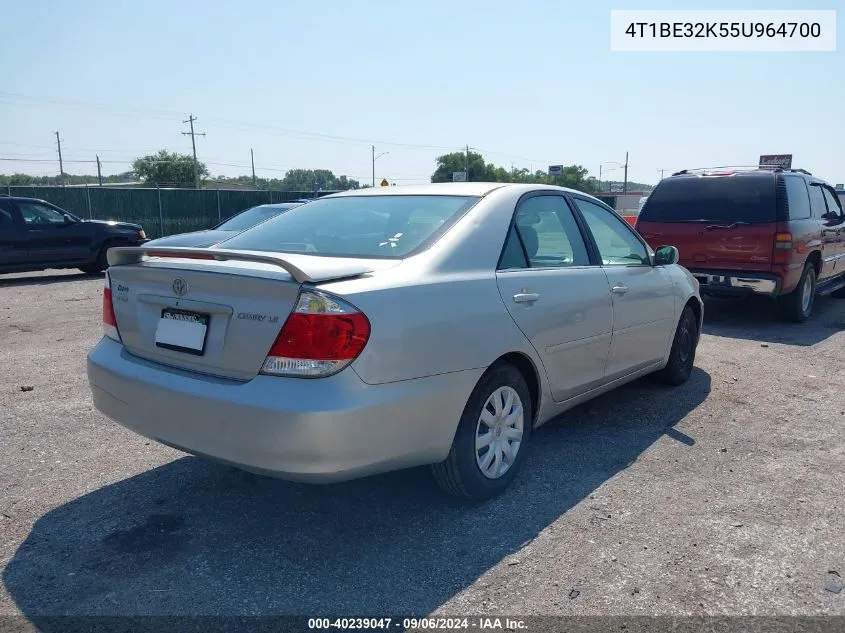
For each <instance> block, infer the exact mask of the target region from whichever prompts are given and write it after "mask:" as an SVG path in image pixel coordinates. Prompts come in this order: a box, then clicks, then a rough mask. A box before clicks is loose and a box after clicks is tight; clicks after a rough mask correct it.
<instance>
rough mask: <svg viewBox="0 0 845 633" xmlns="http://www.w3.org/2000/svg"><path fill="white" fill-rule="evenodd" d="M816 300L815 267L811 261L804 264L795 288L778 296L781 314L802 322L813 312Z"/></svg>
mask: <svg viewBox="0 0 845 633" xmlns="http://www.w3.org/2000/svg"><path fill="white" fill-rule="evenodd" d="M815 301H816V269H815V267H813V265H812V264H811V263H809V262H808V263H806V264H804V272H802V273H801V279H800V280H798V285H797V286H796V287H795V290H793V291H792V292H790V293H789V294H787V295H783V296H782V297H778V308H779V309H780V314H781V316H782V317H783V318H784V319H786V320H787V321H792V322H794V323H803V322H804V321H806V320H807V319H808V318H809V317H810V314H811V313H812V312H813V305H814V304H815Z"/></svg>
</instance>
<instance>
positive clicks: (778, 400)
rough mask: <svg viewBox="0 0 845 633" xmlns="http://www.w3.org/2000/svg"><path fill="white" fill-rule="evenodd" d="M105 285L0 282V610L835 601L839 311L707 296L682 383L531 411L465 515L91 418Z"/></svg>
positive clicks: (548, 609) (400, 492)
mask: <svg viewBox="0 0 845 633" xmlns="http://www.w3.org/2000/svg"><path fill="white" fill-rule="evenodd" d="M101 287H102V280H101V279H96V278H95V279H92V278H91V277H85V276H81V275H76V274H72V273H44V274H33V275H6V276H3V277H2V278H1V279H0V438H2V441H1V442H0V513H2V514H0V573H1V574H2V586H0V614H7V615H8V614H21V613H22V614H25V615H27V616H30V617H33V616H38V615H49V614H59V615H60V614H94V615H97V614H119V615H129V614H209V615H213V614H244V615H250V614H300V615H317V614H331V615H354V614H359V615H386V614H400V613H401V614H417V615H423V614H429V613H440V614H461V613H476V614H491V615H496V614H499V615H515V614H519V615H532V614H534V615H536V614H604V615H617V614H618V615H637V614H641V615H702V614H721V615H739V614H744V615H822V614H828V615H834V614H835V615H845V529H843V526H842V524H843V517H844V516H845V503H843V490H845V488H844V487H843V484H845V471H843V458H845V396H843V391H845V359H843V354H842V348H843V345H844V344H845V332H843V330H845V301H837V300H836V299H820V300H819V302H818V304H817V312H816V314H815V315H814V316H813V318H812V319H811V320H810V321H809V322H808V323H806V324H803V325H787V324H782V323H779V322H777V321H775V320H774V319H773V318H772V316H771V315H770V310H769V305H768V304H767V303H765V302H741V303H733V302H728V303H715V302H712V301H710V302H708V304H707V316H706V321H707V324H706V326H705V334H704V336H703V337H702V341H701V346H700V347H699V352H698V359H697V363H696V364H697V368H696V370H695V372H694V374H693V376H692V378H691V380H690V381H689V383H688V384H686V385H684V386H683V387H680V388H676V389H671V388H665V387H661V386H658V385H655V384H654V383H652V382H650V381H648V380H643V381H639V382H637V383H634V384H632V385H630V386H627V387H624V388H622V389H620V390H618V391H617V392H615V393H612V394H608V395H606V396H603V397H600V398H598V399H597V400H595V401H593V402H592V403H589V404H587V405H584V406H581V407H579V408H578V409H576V410H574V411H571V412H570V413H568V414H566V415H565V416H563V417H562V418H560V419H559V420H556V421H554V422H552V423H550V424H548V425H547V426H545V427H544V428H543V429H542V430H541V431H540V432H539V433H538V434H537V436H535V440H536V441H535V442H534V445H533V447H532V449H531V450H532V455H531V457H530V459H529V460H528V461H527V462H526V468H525V469H524V470H523V471H522V473H521V475H520V477H519V478H518V479H517V481H516V483H515V485H514V486H513V488H512V489H511V490H509V492H508V493H507V494H505V495H504V496H503V497H501V498H499V499H496V500H494V501H491V502H488V503H486V504H484V505H480V506H475V507H471V506H465V505H462V504H461V503H459V502H457V501H453V500H451V499H449V498H446V497H444V496H441V494H440V493H439V492H438V490H437V488H436V487H435V486H434V484H433V483H432V481H431V480H430V479H429V477H428V473H427V471H426V470H425V469H415V470H410V471H406V472H401V473H395V474H389V475H384V476H378V477H373V478H369V479H366V480H362V481H357V482H351V483H346V484H341V485H335V486H331V487H317V486H307V485H298V484H290V483H286V482H281V481H275V480H267V479H262V478H257V477H254V476H252V475H247V474H244V473H241V472H239V471H235V470H232V469H229V468H226V467H223V466H219V465H216V464H212V463H207V462H205V461H202V460H200V459H197V458H194V457H189V456H185V455H184V454H182V453H180V452H177V451H175V450H171V449H169V448H166V447H163V446H158V445H155V444H151V443H149V442H148V441H147V440H145V439H143V438H141V437H138V436H136V435H134V434H133V433H131V432H129V431H126V430H124V429H122V428H121V427H119V426H118V425H116V424H114V423H112V422H110V421H109V420H107V419H105V418H104V417H103V416H101V415H100V414H99V413H97V412H96V411H95V410H94V408H93V406H92V404H91V398H90V394H89V391H88V385H87V381H86V377H85V354H86V352H87V351H88V350H89V349H90V348H91V346H93V345H94V344H95V343H96V341H97V340H98V339H99V337H100V296H101ZM22 387H24V388H27V389H30V388H31V390H27V391H22V389H21V388H22Z"/></svg>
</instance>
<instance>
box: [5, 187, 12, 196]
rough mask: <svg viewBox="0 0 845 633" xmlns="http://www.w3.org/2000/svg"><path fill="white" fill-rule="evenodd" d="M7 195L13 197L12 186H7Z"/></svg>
mask: <svg viewBox="0 0 845 633" xmlns="http://www.w3.org/2000/svg"><path fill="white" fill-rule="evenodd" d="M6 193H8V194H9V196H10V197H11V195H12V185H6Z"/></svg>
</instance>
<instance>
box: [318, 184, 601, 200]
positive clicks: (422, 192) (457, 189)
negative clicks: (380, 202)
mask: <svg viewBox="0 0 845 633" xmlns="http://www.w3.org/2000/svg"><path fill="white" fill-rule="evenodd" d="M500 189H512V190H518V191H525V192H528V191H537V190H540V189H545V190H549V191H563V192H566V193H571V194H578V195H582V196H587V197H590V198H594V197H595V196H593V195H592V194H589V193H584V192H583V191H578V190H577V189H570V188H568V187H558V186H557V185H543V184H537V183H527V184H525V183H512V182H433V183H428V184H423V185H397V186H395V187H393V186H390V187H366V188H364V189H349V190H348V191H340V192H338V193H333V194H330V195H328V196H323V198H320V199H321V200H322V199H326V198H343V197H351V196H486V195H487V194H489V193H491V192H493V191H496V190H500Z"/></svg>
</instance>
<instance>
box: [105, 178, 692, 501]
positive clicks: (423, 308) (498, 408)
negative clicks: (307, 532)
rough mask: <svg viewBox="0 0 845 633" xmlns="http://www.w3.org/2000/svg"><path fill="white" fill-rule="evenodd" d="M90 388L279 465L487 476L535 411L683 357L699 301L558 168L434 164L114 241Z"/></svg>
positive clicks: (493, 483)
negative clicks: (270, 214) (429, 179)
mask: <svg viewBox="0 0 845 633" xmlns="http://www.w3.org/2000/svg"><path fill="white" fill-rule="evenodd" d="M108 260H109V264H110V267H109V268H108V270H107V273H106V276H105V288H104V291H103V329H104V336H103V338H102V339H101V341H100V342H99V343H98V344H97V345H96V347H95V348H94V349H93V350H92V351H91V352H90V353H89V355H88V377H89V381H90V385H91V389H92V392H93V398H94V403H95V405H96V407H97V408H98V409H99V410H100V411H102V412H103V413H104V414H105V415H107V416H108V417H110V418H112V419H114V420H116V421H117V422H119V423H120V424H122V425H124V426H126V427H128V428H130V429H132V430H134V431H136V432H137V433H139V434H141V435H143V436H146V437H148V438H152V439H153V440H156V441H158V442H161V443H162V444H166V445H168V446H171V447H174V448H177V449H180V450H182V451H185V452H188V453H192V454H195V455H199V456H203V457H207V458H211V459H214V460H217V461H219V462H223V463H227V464H230V465H234V466H237V467H239V468H242V469H245V470H249V471H253V472H257V473H263V474H268V475H272V476H275V477H280V478H283V479H290V480H298V481H309V482H333V481H341V480H346V479H352V478H356V477H362V476H366V475H370V474H373V473H379V472H385V471H390V470H396V469H400V468H406V467H412V466H419V465H425V464H429V465H431V467H432V470H433V472H434V475H435V478H436V479H437V481H438V482H439V484H440V485H441V486H442V487H443V488H444V489H445V490H446V491H448V492H450V493H453V494H456V495H459V496H462V497H466V498H470V499H485V498H489V497H492V496H494V495H496V494H498V493H500V492H502V491H503V490H504V489H505V488H506V487H507V486H508V485H509V484H510V482H511V481H512V480H513V478H514V477H515V476H516V474H517V472H518V469H519V467H520V464H521V463H522V462H523V460H524V459H525V457H526V453H527V451H526V448H527V447H528V445H529V444H530V442H531V439H532V435H533V433H534V430H535V429H536V428H537V427H538V426H540V425H541V424H543V423H545V422H547V421H548V420H550V419H551V418H553V417H554V416H557V415H559V414H560V413H562V412H563V411H565V410H567V409H568V408H570V407H573V406H574V405H576V404H578V403H581V402H583V401H585V400H588V399H590V398H593V397H595V396H597V395H599V394H601V393H604V392H607V391H609V390H611V389H613V388H615V387H618V386H620V385H622V384H624V383H627V382H629V381H632V380H635V379H637V378H639V377H641V376H644V375H646V374H651V373H657V374H659V376H660V377H661V378H662V379H663V380H664V381H666V382H667V383H670V384H673V385H679V384H681V383H683V382H685V381H686V380H687V379H688V378H689V376H690V373H691V371H692V368H693V363H694V359H695V351H696V347H697V344H698V340H699V333H700V331H701V324H702V318H703V306H702V302H701V299H700V296H699V293H698V284H697V282H696V280H695V279H694V278H693V277H692V276H691V275H690V273H689V272H688V271H687V270H686V269H685V268H683V267H681V266H679V265H678V264H677V260H678V252H677V250H676V249H675V248H674V247H672V246H671V245H667V246H662V247H660V248H657V249H655V250H652V249H651V248H650V247H649V246H648V245H647V244H646V243H645V242H644V241H643V239H642V238H641V237H640V236H639V235H638V234H637V233H636V232H635V231H634V229H633V228H632V227H631V226H630V225H628V224H627V223H626V222H625V221H624V220H623V219H622V218H621V217H620V216H619V215H617V214H616V213H615V212H614V211H613V210H612V209H611V208H610V207H608V206H607V205H605V204H603V203H602V202H600V201H599V200H597V199H596V198H594V197H591V196H589V195H586V194H583V193H580V192H577V191H573V190H569V189H563V188H559V187H552V186H543V185H521V184H504V183H448V184H431V185H422V186H414V187H386V188H384V189H364V190H357V191H348V192H344V193H340V194H335V195H331V196H327V197H325V198H321V199H319V200H315V201H314V202H311V203H309V204H307V205H304V206H302V207H297V208H294V209H291V210H289V211H287V212H286V213H284V214H282V215H279V216H277V217H275V218H272V219H270V220H267V221H266V222H263V223H261V224H259V225H257V226H255V227H253V228H250V229H247V230H246V231H244V232H242V233H239V234H237V235H236V236H234V237H232V238H230V239H227V240H225V241H223V242H221V243H219V244H217V245H215V246H213V247H211V248H179V247H165V246H162V247H156V246H141V247H124V248H112V249H111V250H110V251H109V254H108Z"/></svg>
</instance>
